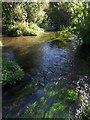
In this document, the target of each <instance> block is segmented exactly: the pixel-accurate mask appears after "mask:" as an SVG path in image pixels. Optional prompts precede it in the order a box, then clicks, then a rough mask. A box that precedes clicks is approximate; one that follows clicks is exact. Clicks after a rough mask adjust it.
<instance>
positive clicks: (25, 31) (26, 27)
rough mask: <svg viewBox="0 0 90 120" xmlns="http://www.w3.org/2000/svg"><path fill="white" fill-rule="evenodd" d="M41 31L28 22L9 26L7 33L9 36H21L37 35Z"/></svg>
mask: <svg viewBox="0 0 90 120" xmlns="http://www.w3.org/2000/svg"><path fill="white" fill-rule="evenodd" d="M42 31H43V29H40V28H39V27H38V26H37V25H36V24H34V23H30V24H29V23H28V22H15V23H14V24H13V25H12V24H11V25H9V27H8V30H7V33H8V35H9V36H22V35H24V36H25V35H28V36H31V35H38V34H39V33H40V32H42Z"/></svg>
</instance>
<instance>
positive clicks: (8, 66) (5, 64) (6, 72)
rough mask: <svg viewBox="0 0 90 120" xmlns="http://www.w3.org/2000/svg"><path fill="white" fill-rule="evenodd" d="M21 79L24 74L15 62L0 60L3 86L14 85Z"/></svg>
mask: <svg viewBox="0 0 90 120" xmlns="http://www.w3.org/2000/svg"><path fill="white" fill-rule="evenodd" d="M23 77H24V72H23V70H22V69H21V68H20V66H19V65H18V64H17V63H16V62H14V61H9V60H7V59H5V58H3V60H2V83H3V85H6V84H7V83H9V84H13V83H16V81H18V80H21V79H22V78H23Z"/></svg>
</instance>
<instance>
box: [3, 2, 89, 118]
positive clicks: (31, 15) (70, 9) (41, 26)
mask: <svg viewBox="0 0 90 120" xmlns="http://www.w3.org/2000/svg"><path fill="white" fill-rule="evenodd" d="M87 5H89V2H80V3H78V2H64V3H62V2H55V3H54V2H37V3H36V2H18V3H15V2H13V3H9V2H2V9H3V11H2V19H3V24H2V30H3V31H2V32H3V34H6V35H8V36H11V37H12V36H13V37H17V36H39V35H41V34H42V33H43V32H44V31H46V32H47V31H48V32H50V31H53V32H52V34H47V35H46V36H44V38H42V39H43V40H52V41H55V42H57V41H58V44H60V45H63V46H65V45H66V44H67V43H68V42H69V37H70V35H71V34H75V35H77V36H78V39H77V40H79V42H82V44H83V45H85V46H89V45H90V22H89V21H90V10H89V8H87ZM55 32H57V34H55ZM2 47H3V46H2ZM2 64H3V65H2V66H3V68H2V74H3V77H2V78H3V79H2V82H3V86H5V85H8V84H15V83H16V82H17V81H20V80H22V79H24V77H25V75H24V74H25V73H24V70H23V69H22V68H21V67H20V66H19V65H18V63H16V62H15V61H11V60H8V59H6V58H3V59H2ZM31 84H33V82H32V83H31ZM37 84H39V83H38V82H37ZM33 87H34V84H33ZM74 94H77V93H73V94H72V95H73V99H74ZM76 97H77V95H76ZM70 99H71V98H70ZM57 106H59V107H62V106H60V104H55V106H54V107H55V108H56V107H57ZM63 109H64V108H63ZM89 112H90V102H89V103H88V106H85V107H84V108H83V111H82V112H81V113H80V116H79V118H76V119H78V120H85V119H87V120H88V119H89V118H90V115H89ZM48 114H49V113H48ZM47 117H48V115H47Z"/></svg>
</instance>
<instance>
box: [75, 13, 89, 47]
mask: <svg viewBox="0 0 90 120" xmlns="http://www.w3.org/2000/svg"><path fill="white" fill-rule="evenodd" d="M77 29H78V31H79V37H80V38H81V39H82V40H83V43H84V44H86V45H90V14H88V15H87V16H86V17H85V19H84V21H83V22H82V23H81V24H80V25H78V28H77Z"/></svg>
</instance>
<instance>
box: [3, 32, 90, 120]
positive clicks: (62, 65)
mask: <svg viewBox="0 0 90 120" xmlns="http://www.w3.org/2000/svg"><path fill="white" fill-rule="evenodd" d="M48 34H51V33H48ZM44 35H45V34H43V35H42V36H44ZM42 36H28V37H27V36H24V37H3V56H5V57H6V58H7V59H9V60H15V61H16V62H17V63H18V64H19V65H20V66H21V68H23V69H24V72H25V75H26V80H25V81H20V82H19V83H18V84H16V85H14V86H13V85H12V86H9V87H7V88H5V87H3V117H4V118H41V119H42V118H65V119H66V118H70V117H71V118H73V117H75V116H77V115H79V113H80V111H81V109H82V107H83V106H84V105H85V104H86V103H87V102H88V100H89V99H90V97H89V96H90V94H89V93H90V52H89V51H90V48H89V47H82V46H79V45H78V42H76V41H75V40H76V36H74V35H72V36H71V39H72V40H71V42H69V43H68V44H67V45H65V46H62V47H58V46H57V44H53V43H52V41H45V40H43V39H42ZM32 80H34V81H40V82H39V87H38V86H37V85H36V88H34V89H35V91H34V92H32V93H31V89H30V88H31V87H30V86H31V81H32Z"/></svg>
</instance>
